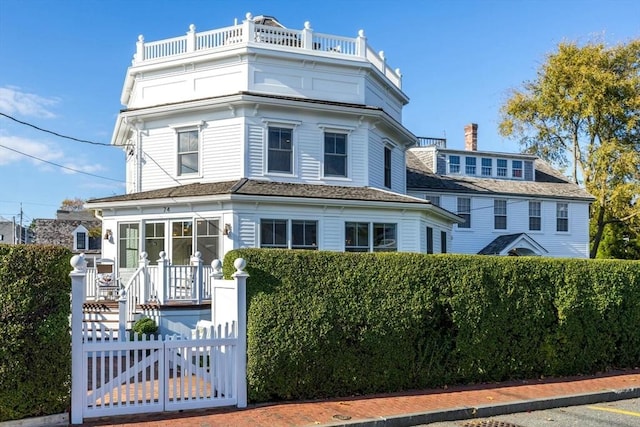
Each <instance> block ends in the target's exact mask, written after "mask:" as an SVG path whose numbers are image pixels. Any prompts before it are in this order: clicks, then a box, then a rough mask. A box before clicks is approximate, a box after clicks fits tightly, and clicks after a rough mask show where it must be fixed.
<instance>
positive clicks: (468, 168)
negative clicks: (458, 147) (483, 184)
mask: <svg viewBox="0 0 640 427" xmlns="http://www.w3.org/2000/svg"><path fill="white" fill-rule="evenodd" d="M477 163H478V160H477V159H476V157H473V156H465V158H464V174H465V175H475V174H476V170H477V169H476V168H477Z"/></svg>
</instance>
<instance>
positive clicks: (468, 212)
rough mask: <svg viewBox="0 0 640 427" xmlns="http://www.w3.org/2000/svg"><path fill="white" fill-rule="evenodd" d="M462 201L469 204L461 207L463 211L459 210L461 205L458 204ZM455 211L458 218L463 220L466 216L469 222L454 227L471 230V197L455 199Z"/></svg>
mask: <svg viewBox="0 0 640 427" xmlns="http://www.w3.org/2000/svg"><path fill="white" fill-rule="evenodd" d="M463 200H465V201H466V200H468V201H469V203H468V206H463V207H462V208H463V209H461V208H460V205H461V203H460V202H462V201H463ZM456 209H457V210H456V212H457V214H458V216H461V217H462V218H465V216H464V215H468V217H469V221H465V222H464V223H462V224H456V226H457V227H458V228H459V229H463V230H469V229H471V197H458V198H457V199H456Z"/></svg>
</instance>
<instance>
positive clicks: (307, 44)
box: [133, 13, 402, 89]
mask: <svg viewBox="0 0 640 427" xmlns="http://www.w3.org/2000/svg"><path fill="white" fill-rule="evenodd" d="M246 18H247V19H246V20H244V21H243V22H242V23H241V24H238V25H233V26H231V27H225V28H219V29H217V30H211V31H205V32H201V33H196V28H195V26H194V25H190V26H189V31H188V32H187V34H186V35H184V36H181V37H174V38H171V39H165V40H159V41H154V42H145V41H144V37H143V36H142V35H140V36H139V37H138V43H137V46H136V54H135V55H134V58H133V65H134V66H139V65H145V64H149V63H156V62H158V61H159V60H167V59H178V58H180V57H181V56H188V55H190V54H193V53H196V52H197V53H203V52H208V51H212V52H213V51H216V50H225V49H235V48H237V47H238V46H259V47H261V48H265V49H274V50H295V51H301V52H306V53H312V54H314V55H323V56H326V57H336V58H352V59H357V60H366V61H368V62H369V63H370V64H371V65H373V66H374V67H375V68H376V69H377V70H378V71H379V72H380V73H381V74H382V75H383V76H385V77H386V78H387V79H388V80H389V81H390V82H391V83H393V84H394V85H395V86H396V87H398V88H400V89H401V88H402V75H401V73H400V69H395V70H394V69H392V68H391V67H389V66H388V65H387V62H386V59H385V56H384V52H383V51H380V52H378V53H376V52H375V51H374V50H373V49H372V48H371V47H370V46H369V45H368V44H367V39H366V37H365V35H364V31H363V30H360V31H359V32H358V36H357V37H355V38H350V37H341V36H334V35H329V34H320V33H315V32H314V31H313V30H312V29H311V25H310V24H309V22H305V24H304V29H302V30H291V29H287V28H279V27H273V26H269V25H262V24H256V23H255V22H254V21H253V18H252V16H251V14H249V13H248V14H247V16H246Z"/></svg>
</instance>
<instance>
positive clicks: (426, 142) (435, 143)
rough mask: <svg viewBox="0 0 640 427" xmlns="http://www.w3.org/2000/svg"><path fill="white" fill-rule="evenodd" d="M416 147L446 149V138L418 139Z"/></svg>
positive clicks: (421, 137) (420, 137)
mask: <svg viewBox="0 0 640 427" xmlns="http://www.w3.org/2000/svg"><path fill="white" fill-rule="evenodd" d="M416 147H436V148H447V139H446V138H430V137H425V136H419V137H418V144H417V145H416Z"/></svg>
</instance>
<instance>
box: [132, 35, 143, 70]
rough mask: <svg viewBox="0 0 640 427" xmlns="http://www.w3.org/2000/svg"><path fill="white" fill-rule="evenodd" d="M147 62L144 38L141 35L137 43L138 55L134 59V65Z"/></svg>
mask: <svg viewBox="0 0 640 427" xmlns="http://www.w3.org/2000/svg"><path fill="white" fill-rule="evenodd" d="M144 60H145V57H144V36H143V35H142V34H140V35H139V36H138V41H137V42H136V55H135V57H134V59H133V62H134V64H135V63H139V62H142V61H144Z"/></svg>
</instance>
